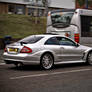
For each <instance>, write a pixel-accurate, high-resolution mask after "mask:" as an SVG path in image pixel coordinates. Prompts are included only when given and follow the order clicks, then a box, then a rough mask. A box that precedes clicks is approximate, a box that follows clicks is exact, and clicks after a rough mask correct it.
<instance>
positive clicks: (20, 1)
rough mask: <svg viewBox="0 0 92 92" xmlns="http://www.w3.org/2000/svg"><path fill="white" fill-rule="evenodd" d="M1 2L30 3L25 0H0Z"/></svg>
mask: <svg viewBox="0 0 92 92" xmlns="http://www.w3.org/2000/svg"><path fill="white" fill-rule="evenodd" d="M0 2H5V3H16V4H29V2H25V1H24V0H0Z"/></svg>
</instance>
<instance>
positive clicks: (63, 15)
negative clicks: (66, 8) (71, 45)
mask: <svg viewBox="0 0 92 92" xmlns="http://www.w3.org/2000/svg"><path fill="white" fill-rule="evenodd" d="M73 14H74V13H73V12H56V13H52V15H51V20H52V24H53V26H54V27H66V26H69V25H70V23H71V19H72V16H73Z"/></svg>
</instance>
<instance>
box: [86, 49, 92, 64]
mask: <svg viewBox="0 0 92 92" xmlns="http://www.w3.org/2000/svg"><path fill="white" fill-rule="evenodd" d="M87 63H88V64H90V65H92V51H91V52H89V54H88V56H87Z"/></svg>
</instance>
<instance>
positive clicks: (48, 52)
mask: <svg viewBox="0 0 92 92" xmlns="http://www.w3.org/2000/svg"><path fill="white" fill-rule="evenodd" d="M45 54H50V55H51V56H52V57H53V60H54V55H53V54H52V52H50V51H47V52H44V53H43V54H42V55H41V57H40V61H41V59H42V57H43V56H44V55H45Z"/></svg>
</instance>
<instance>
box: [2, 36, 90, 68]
mask: <svg viewBox="0 0 92 92" xmlns="http://www.w3.org/2000/svg"><path fill="white" fill-rule="evenodd" d="M3 55H4V61H5V62H6V64H15V65H16V66H19V65H24V64H39V65H40V66H41V68H43V69H51V68H52V67H53V66H54V64H64V63H80V62H84V63H86V64H92V48H91V47H87V46H82V45H80V44H78V43H76V42H74V41H73V40H71V39H70V38H67V37H63V36H60V35H50V34H42V35H32V36H29V37H26V38H24V39H22V40H19V41H18V42H15V43H12V44H10V45H7V46H6V48H5V51H4V54H3Z"/></svg>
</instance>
